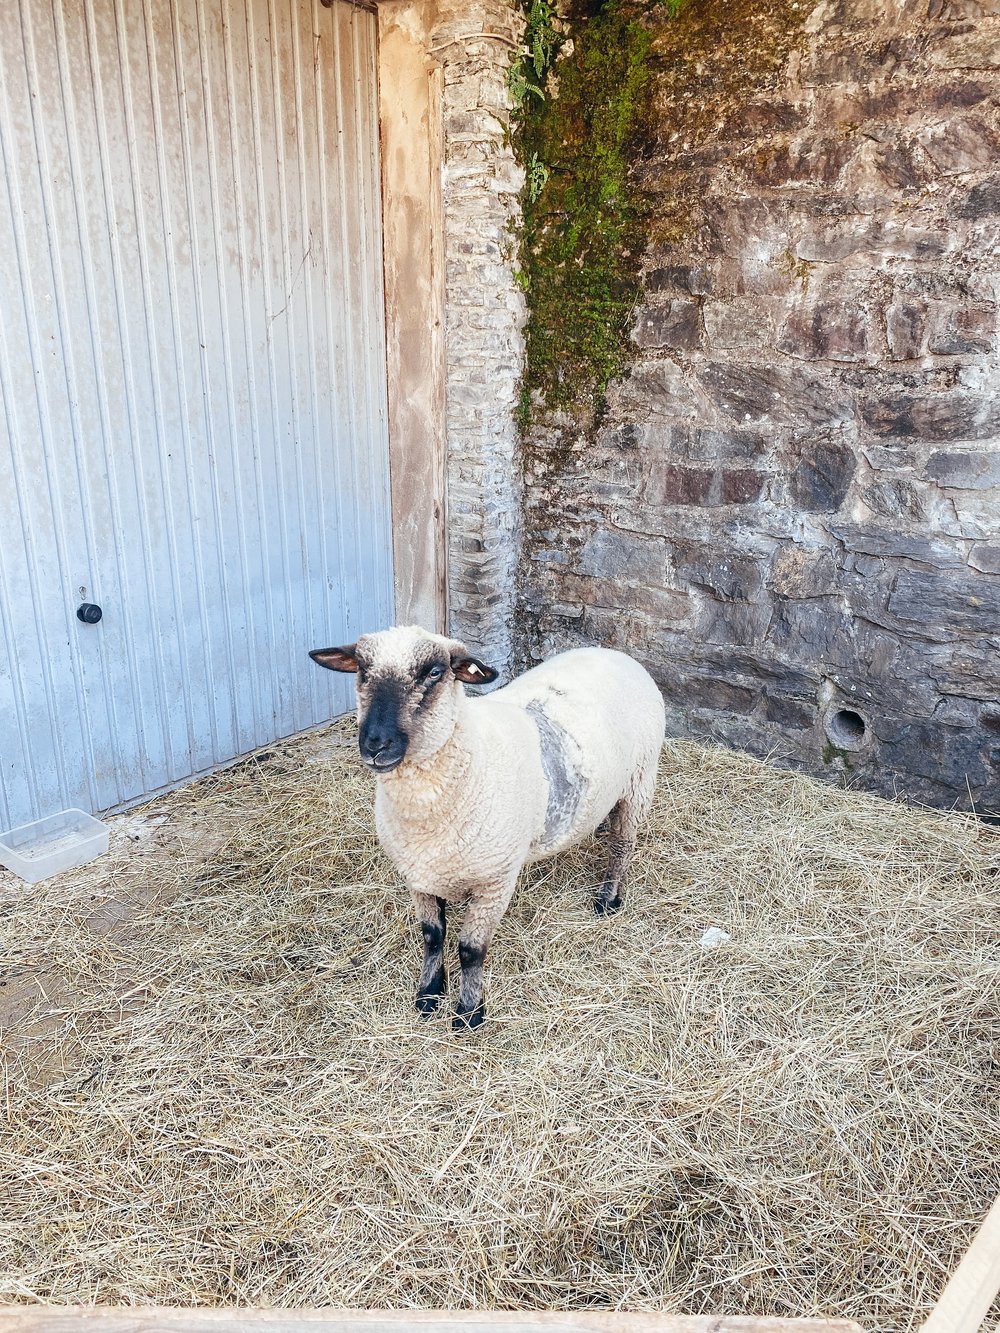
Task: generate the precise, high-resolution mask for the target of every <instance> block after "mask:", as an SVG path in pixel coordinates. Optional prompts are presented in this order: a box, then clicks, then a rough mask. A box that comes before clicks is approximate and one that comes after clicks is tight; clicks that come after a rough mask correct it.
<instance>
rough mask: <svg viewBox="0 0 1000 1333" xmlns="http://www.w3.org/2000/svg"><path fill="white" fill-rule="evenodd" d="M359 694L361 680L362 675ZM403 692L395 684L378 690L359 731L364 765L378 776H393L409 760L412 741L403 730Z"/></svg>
mask: <svg viewBox="0 0 1000 1333" xmlns="http://www.w3.org/2000/svg"><path fill="white" fill-rule="evenodd" d="M358 690H359V693H360V690H361V676H360V673H359V675H358ZM403 703H404V698H403V692H402V691H401V690H399V689H396V688H395V682H394V681H387V682H382V683H381V684H379V685H377V686H375V687H374V688H373V690H372V693H371V698H370V700H369V701H368V707H367V709H366V710H365V714H364V718H363V719H362V722H361V726H360V728H359V731H358V746H359V748H360V750H361V760H362V763H365V764H367V765H368V767H369V768H372V769H374V770H375V772H376V773H391V772H392V770H393V769H394V768H398V767H399V765H400V764H401V763H402V762H403V760H404V759H405V758H406V750H407V746H408V745H409V743H410V738H409V736H408V735H407V734H406V732H405V731H404V730H403V728H402V724H401V714H402V712H403V707H402V705H403Z"/></svg>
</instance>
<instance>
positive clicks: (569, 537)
mask: <svg viewBox="0 0 1000 1333" xmlns="http://www.w3.org/2000/svg"><path fill="white" fill-rule="evenodd" d="M988 5H993V0H983V3H981V2H980V0H927V3H926V4H917V5H913V4H909V3H907V0H828V2H827V3H824V4H822V5H809V6H807V8H808V11H809V13H808V18H807V21H806V26H805V41H804V44H803V47H802V49H801V51H800V52H799V53H798V54H796V56H795V57H794V58H793V59H792V60H791V61H790V63H789V65H788V67H787V68H786V70H785V71H784V73H783V74H781V75H779V76H777V77H776V78H775V79H774V81H773V83H772V85H771V91H770V93H769V95H768V96H767V97H763V96H761V95H760V94H755V95H754V97H753V99H752V100H751V102H750V104H749V105H748V107H747V114H746V115H745V116H743V117H740V116H739V115H734V114H733V113H732V111H731V109H727V110H726V112H725V113H724V114H723V113H721V112H720V114H719V115H718V116H716V117H714V118H713V115H712V107H711V104H710V101H705V102H702V101H700V102H699V105H700V106H701V107H702V110H703V112H704V113H705V114H704V117H703V120H701V121H699V125H700V127H701V128H700V130H699V133H700V134H701V135H702V136H703V137H702V141H701V142H692V143H691V145H690V146H689V148H688V149H686V150H684V151H681V149H680V147H679V146H678V145H677V144H672V143H671V140H670V137H669V136H670V134H671V133H673V130H672V129H671V130H669V131H668V130H665V132H664V140H663V142H662V143H659V144H654V145H652V146H651V150H650V155H649V156H648V158H646V159H645V160H644V161H643V164H642V175H643V179H644V180H645V181H647V182H649V183H651V184H652V185H653V186H654V187H655V189H656V190H657V192H658V195H659V197H661V198H664V199H667V200H669V199H670V198H671V192H672V191H673V190H674V189H675V187H676V184H677V180H678V172H681V171H684V172H688V173H689V174H688V176H687V180H688V182H689V183H690V184H691V197H690V199H688V198H686V199H685V208H686V209H688V210H689V213H690V216H689V217H687V218H686V220H685V222H684V223H683V225H681V224H678V227H677V228H676V234H674V233H671V236H672V238H671V239H670V240H669V241H665V240H663V239H662V237H659V238H658V239H657V241H656V243H655V248H651V250H650V252H649V254H648V255H647V256H646V259H645V263H644V268H645V271H646V284H645V286H646V294H647V295H646V298H645V300H644V301H643V302H641V303H640V307H639V313H638V315H637V318H636V340H637V342H638V343H639V344H640V347H639V357H638V360H637V363H636V364H635V366H634V367H633V369H632V371H631V372H630V374H629V375H628V376H627V377H626V379H625V380H624V381H623V382H622V383H621V384H620V385H614V384H613V385H611V386H609V391H608V406H607V416H606V418H605V421H604V423H603V424H602V426H601V428H600V429H599V430H598V431H596V432H593V433H591V434H589V435H588V434H587V433H586V432H585V431H582V430H580V428H579V426H578V425H577V424H576V423H572V424H569V423H567V424H566V425H565V426H564V425H563V424H561V423H556V424H553V426H552V427H551V436H548V435H545V436H543V437H542V439H543V441H544V445H543V446H539V447H538V448H535V449H533V468H539V469H540V470H539V471H538V473H537V475H536V474H535V473H534V472H533V473H532V474H531V475H530V476H529V479H528V490H527V511H526V526H525V530H526V548H525V558H524V560H523V562H522V569H521V573H522V589H523V602H522V605H523V608H524V617H523V622H522V630H523V641H524V648H525V655H526V657H529V658H533V657H535V656H542V655H544V654H545V653H546V652H548V651H552V650H554V649H556V648H557V647H561V646H566V645H568V644H569V643H579V642H585V641H588V640H594V639H596V640H598V641H601V642H607V643H612V644H614V645H615V646H618V647H622V648H624V649H625V650H626V651H631V652H634V653H636V654H637V655H638V656H640V657H641V658H642V660H644V661H645V662H646V663H647V664H648V665H649V667H650V669H651V670H652V672H653V674H654V676H655V678H656V679H657V680H658V681H659V682H660V684H661V685H662V687H663V689H664V692H665V696H666V701H667V710H668V723H669V726H670V727H671V729H672V730H674V731H676V732H677V733H680V734H688V735H697V736H707V737H712V738H714V739H716V740H720V741H723V742H725V743H727V744H734V745H740V746H743V747H745V748H747V749H749V750H751V751H753V752H754V753H758V754H770V755H774V754H777V755H780V756H781V757H782V759H783V760H784V761H787V762H792V763H796V764H798V765H800V766H803V767H806V768H808V769H810V770H811V771H813V772H816V773H820V774H822V775H825V776H828V777H829V778H831V780H837V781H842V780H849V781H850V782H852V783H857V784H859V785H863V786H868V787H870V788H871V789H873V790H876V791H881V792H883V793H885V794H886V795H894V794H899V793H903V794H907V795H909V796H912V797H913V798H915V799H919V800H925V801H931V802H937V803H940V804H943V805H953V804H956V803H957V804H959V805H967V804H968V803H969V800H970V796H971V799H972V800H973V801H975V802H976V803H977V806H979V807H982V806H983V804H984V803H988V802H990V801H992V802H993V803H994V806H995V807H997V808H1000V703H998V700H1000V347H998V342H997V329H996V319H997V315H996V306H997V292H998V290H1000V271H998V267H997V261H996V247H997V243H998V238H1000V232H998V230H997V229H998V227H1000V167H998V165H997V164H998V162H1000V146H998V142H997V136H998V126H1000V122H998V119H997V114H996V106H997V104H998V100H1000V65H997V64H996V63H995V61H994V55H995V50H996V34H998V33H1000V24H998V23H997V22H996V17H990V16H988V12H987V6H988ZM935 6H936V8H935ZM996 7H997V6H996V5H994V8H996ZM928 15H930V21H928ZM998 16H1000V9H998ZM691 93H692V97H697V98H699V99H706V98H708V97H709V94H708V93H707V92H706V87H705V83H704V81H697V80H694V78H693V76H692V89H691ZM676 105H680V103H677V104H676ZM692 137H693V138H694V137H695V136H692ZM692 200H693V202H692ZM483 258H484V260H485V261H487V262H488V263H495V262H496V256H495V254H492V253H490V254H488V255H484V256H483ZM482 308H483V303H482V302H480V309H482ZM539 457H549V458H550V459H551V460H552V461H551V464H550V466H549V467H547V468H546V467H544V466H542V465H541V464H540V463H539V462H538V459H539ZM536 531H537V532H538V533H545V534H547V535H545V536H544V538H543V537H541V536H538V537H537V538H536V537H535V535H534V533H535V532H536ZM602 532H603V533H607V534H609V535H608V536H599V534H601V533H602ZM581 608H582V609H581ZM835 707H853V708H855V709H857V710H858V711H859V712H861V713H862V714H863V715H864V717H865V719H866V722H867V725H868V731H867V738H866V741H865V744H864V746H863V747H862V749H861V750H860V751H857V752H855V753H854V754H852V755H851V756H849V760H850V763H851V765H852V766H851V768H850V769H848V768H847V767H846V764H845V762H844V759H843V757H842V756H838V755H837V753H836V751H835V750H831V748H830V746H829V744H828V739H827V736H826V731H825V726H824V719H825V717H826V715H827V712H828V710H829V709H831V708H835Z"/></svg>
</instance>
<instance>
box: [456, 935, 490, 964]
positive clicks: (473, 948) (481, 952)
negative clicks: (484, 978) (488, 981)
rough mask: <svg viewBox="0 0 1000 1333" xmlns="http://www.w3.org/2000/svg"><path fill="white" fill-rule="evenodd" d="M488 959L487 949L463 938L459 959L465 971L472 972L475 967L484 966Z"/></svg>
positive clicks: (459, 948)
mask: <svg viewBox="0 0 1000 1333" xmlns="http://www.w3.org/2000/svg"><path fill="white" fill-rule="evenodd" d="M485 959H486V950H485V949H484V948H483V947H482V946H481V945H478V944H466V942H465V941H464V940H463V941H462V942H461V943H460V944H459V946H458V961H459V962H460V963H461V964H462V971H463V972H471V971H472V969H473V968H475V967H482V965H483V963H484V961H485Z"/></svg>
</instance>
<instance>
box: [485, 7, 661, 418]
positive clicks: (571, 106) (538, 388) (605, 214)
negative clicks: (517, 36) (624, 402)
mask: <svg viewBox="0 0 1000 1333" xmlns="http://www.w3.org/2000/svg"><path fill="white" fill-rule="evenodd" d="M678 2H679V0H678ZM554 19H555V12H554V10H553V8H552V7H551V6H550V5H548V4H547V3H545V0H534V3H533V4H532V6H531V9H530V11H529V14H528V20H527V30H526V37H525V50H524V52H523V53H522V55H521V57H520V58H519V61H518V62H515V68H516V73H515V72H514V71H512V81H511V90H512V93H514V92H515V89H520V88H522V87H527V88H528V89H529V91H528V92H525V93H524V94H523V95H522V96H521V98H520V100H518V98H517V96H516V95H515V97H514V100H515V103H516V104H517V105H516V109H515V125H516V139H515V142H516V144H517V147H518V151H519V154H520V159H521V162H522V165H523V166H524V168H525V188H524V192H523V195H522V214H523V227H522V232H521V255H520V265H519V269H520V273H521V275H522V276H521V282H522V285H523V286H524V287H525V290H526V292H527V295H528V305H529V320H528V325H527V331H526V342H527V354H526V369H525V375H524V382H523V388H522V397H521V411H520V420H521V426H522V430H525V431H526V430H527V428H528V426H529V425H530V422H531V417H532V412H533V403H535V402H536V401H538V399H540V400H541V401H542V402H543V403H544V404H545V405H546V407H548V408H551V409H570V408H573V409H577V410H579V409H581V408H582V409H583V410H585V411H588V412H592V413H593V414H594V415H595V416H596V417H597V418H599V417H600V413H601V409H602V406H603V403H604V397H605V393H606V390H607V386H608V384H609V383H610V382H611V380H612V379H613V378H614V377H615V376H616V375H618V374H620V373H621V371H622V370H623V369H624V367H625V365H626V364H627V362H628V359H629V355H630V353H629V341H630V340H629V329H630V325H631V321H632V314H633V310H634V308H635V304H636V301H637V299H638V296H639V293H640V282H639V276H638V269H639V263H640V260H641V256H642V253H643V250H644V248H645V234H644V225H643V220H644V214H645V208H644V202H643V199H642V196H641V194H640V192H639V191H638V189H637V188H636V187H635V185H634V182H633V180H632V172H631V162H632V160H633V157H634V155H635V152H636V149H637V146H638V144H639V143H640V142H641V139H642V135H643V128H644V115H645V107H644V96H645V94H646V91H647V84H648V82H649V78H650V71H649V67H648V54H649V47H650V35H649V32H648V31H647V29H646V28H645V27H644V26H643V25H642V24H641V23H640V22H639V21H638V20H637V19H635V18H634V17H632V16H630V15H629V14H628V13H627V12H626V10H625V7H624V4H623V3H621V0H605V3H603V4H600V5H599V6H598V8H597V9H596V10H592V11H591V12H590V13H588V14H586V15H580V16H579V17H573V16H571V17H570V21H569V30H570V35H571V37H572V41H573V45H572V48H569V47H568V45H567V46H566V47H565V48H564V49H566V50H570V49H571V51H572V54H571V55H569V56H568V57H567V58H565V59H564V60H562V61H560V62H559V68H558V73H559V86H558V96H555V97H552V96H546V85H547V81H548V80H547V75H548V74H549V72H550V70H551V69H552V66H553V63H554V62H555V61H556V59H557V57H558V53H559V49H560V46H561V45H562V44H563V43H564V42H565V37H564V36H563V35H561V34H558V33H556V37H555V40H553V39H551V38H549V37H548V36H546V32H547V30H548V29H549V28H551V26H552V24H553V22H554ZM532 79H533V80H534V82H532Z"/></svg>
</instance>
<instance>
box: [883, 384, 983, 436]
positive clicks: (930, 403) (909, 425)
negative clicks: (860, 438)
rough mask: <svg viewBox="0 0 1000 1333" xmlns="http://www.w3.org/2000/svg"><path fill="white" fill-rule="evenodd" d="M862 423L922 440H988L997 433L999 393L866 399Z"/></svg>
mask: <svg viewBox="0 0 1000 1333" xmlns="http://www.w3.org/2000/svg"><path fill="white" fill-rule="evenodd" d="M862 416H863V418H864V421H865V424H866V425H868V426H870V427H871V429H872V431H873V432H874V433H875V434H876V435H901V436H904V437H914V438H917V439H921V440H930V441H937V440H987V439H992V438H995V437H996V436H998V435H1000V396H998V395H995V394H993V395H981V394H973V393H966V392H952V393H936V394H928V395H926V396H919V397H918V396H916V395H913V394H899V395H895V396H889V397H886V398H880V399H869V400H868V401H867V402H866V403H865V404H864V405H863V408H862Z"/></svg>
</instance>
